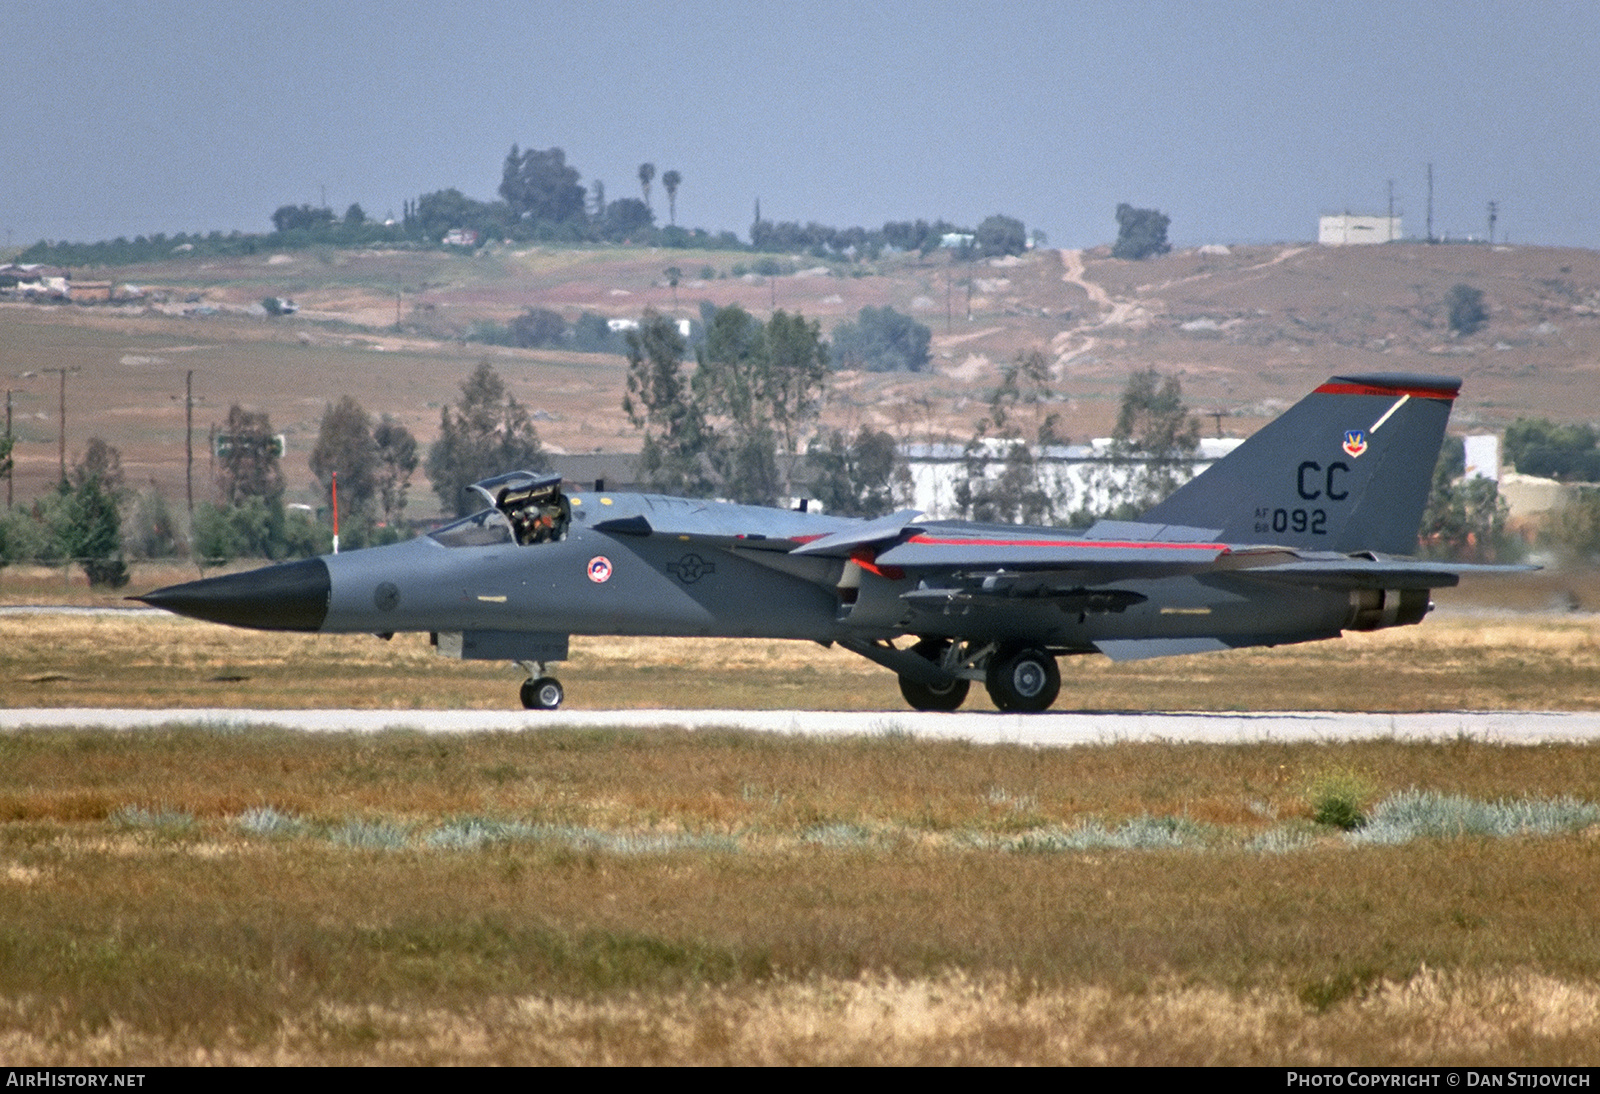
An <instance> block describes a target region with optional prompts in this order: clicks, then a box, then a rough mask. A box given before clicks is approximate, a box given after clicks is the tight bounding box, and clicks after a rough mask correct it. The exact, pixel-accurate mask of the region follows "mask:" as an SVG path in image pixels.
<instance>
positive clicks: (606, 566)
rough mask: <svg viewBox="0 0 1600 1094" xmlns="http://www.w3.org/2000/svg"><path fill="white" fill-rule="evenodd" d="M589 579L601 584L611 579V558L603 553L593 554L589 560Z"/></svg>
mask: <svg viewBox="0 0 1600 1094" xmlns="http://www.w3.org/2000/svg"><path fill="white" fill-rule="evenodd" d="M589 580H590V581H592V582H594V583H595V584H596V585H603V584H605V583H606V582H607V581H610V580H611V560H610V559H609V558H607V557H606V556H605V555H595V556H594V557H593V558H591V559H590V560H589Z"/></svg>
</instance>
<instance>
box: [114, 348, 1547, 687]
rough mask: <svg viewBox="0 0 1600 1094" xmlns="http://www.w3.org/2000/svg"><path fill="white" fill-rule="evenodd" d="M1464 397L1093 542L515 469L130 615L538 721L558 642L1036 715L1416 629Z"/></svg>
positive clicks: (1258, 439) (1321, 414)
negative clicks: (802, 648)
mask: <svg viewBox="0 0 1600 1094" xmlns="http://www.w3.org/2000/svg"><path fill="white" fill-rule="evenodd" d="M1460 386H1461V382H1460V381H1459V380H1456V379H1450V378H1444V377H1435V376H1402V375H1379V376H1340V377H1334V378H1333V379H1331V380H1329V381H1328V382H1327V383H1325V384H1323V385H1322V386H1321V387H1319V388H1317V389H1316V391H1314V392H1312V393H1311V394H1310V395H1309V396H1307V397H1306V398H1305V399H1303V400H1301V402H1299V403H1298V404H1296V405H1295V406H1294V407H1293V408H1291V409H1290V410H1289V411H1288V412H1287V413H1286V414H1284V415H1283V416H1282V417H1281V418H1278V419H1277V420H1276V421H1274V422H1272V423H1270V424H1269V425H1267V426H1266V427H1264V428H1263V429H1261V430H1260V431H1259V432H1257V433H1256V434H1255V435H1254V436H1252V437H1250V438H1249V439H1248V440H1246V441H1245V442H1244V443H1243V444H1241V445H1240V446H1239V447H1238V448H1236V449H1235V450H1234V451H1233V452H1232V453H1230V454H1229V455H1228V456H1227V457H1225V458H1224V459H1222V460H1220V461H1219V462H1217V463H1216V464H1214V465H1212V466H1211V467H1210V468H1208V469H1207V470H1206V471H1204V472H1203V473H1202V474H1200V475H1199V476H1197V477H1196V478H1195V479H1193V480H1192V481H1190V482H1189V483H1188V484H1187V485H1185V486H1183V487H1182V488H1180V489H1179V490H1178V491H1177V492H1176V493H1174V494H1173V495H1172V496H1171V497H1169V498H1168V499H1167V500H1166V501H1163V502H1161V503H1160V504H1159V505H1157V506H1155V508H1153V509H1151V510H1150V511H1149V512H1147V513H1145V514H1144V515H1143V517H1142V518H1141V519H1140V520H1138V521H1131V522H1115V521H1100V522H1099V523H1097V524H1095V525H1094V526H1093V527H1091V528H1089V529H1087V530H1080V531H1069V530H1063V529H1058V528H1030V527H1020V526H1014V525H987V524H973V523H969V522H963V521H923V520H918V519H917V517H918V515H919V514H918V513H917V512H916V511H914V510H904V511H901V512H898V513H895V514H893V515H892V516H886V517H882V518H879V519H876V520H855V519H849V518H843V517H834V516H828V515H826V514H820V513H807V512H804V511H799V510H784V509H768V508H761V507H755V506H747V505H734V504H729V503H725V502H713V501H695V500H688V499H683V498H672V497H662V496H658V495H651V494H621V493H617V494H611V493H605V492H599V491H597V492H582V491H578V492H570V493H569V492H564V491H563V490H562V489H561V480H560V478H559V477H557V476H540V475H536V474H533V473H530V472H526V471H514V472H511V473H510V474H506V475H502V476H499V477H498V478H493V479H489V480H486V481H485V482H481V483H478V484H477V485H476V486H475V487H474V489H476V490H477V491H478V492H479V493H480V494H482V495H483V497H484V499H485V501H486V503H487V504H486V505H485V507H484V508H483V509H482V510H481V511H480V512H478V513H475V514H474V515H472V516H469V517H466V518H464V519H462V520H458V521H456V522H454V523H452V524H447V525H444V526H443V527H441V528H439V529H437V530H436V531H434V532H433V533H431V534H429V535H427V536H423V537H419V538H417V539H415V540H412V541H411V542H409V543H400V544H394V545H392V546H387V547H375V548H369V549H367V550H360V551H350V552H347V553H344V554H336V555H324V556H322V557H321V558H314V559H308V560H305V561H301V562H290V563H285V564H282V565H277V566H270V567H266V568H264V569H260V570H254V571H250V572H247V573H240V574H229V575H225V576H220V577H212V578H205V579H203V580H200V581H194V582H189V583H187V584H183V585H174V586H169V587H168V588H164V589H158V590H156V591H155V592H151V593H148V594H146V595H144V596H142V597H138V598H137V599H140V600H143V601H144V602H145V603H147V604H152V605H155V606H156V607H159V608H165V609H167V610H169V611H173V612H178V613H180V614H183V615H190V616H195V617H198V618H200V619H207V620H212V621H214V622H218V623H229V624H233V625H235V626H242V627H256V628H260V629H263V630H289V631H324V632H371V633H375V634H378V635H381V636H385V637H387V636H390V635H392V634H394V633H395V632H397V631H427V632H430V633H431V634H432V635H433V640H434V643H435V644H436V645H437V647H438V648H439V650H440V652H443V653H449V654H453V655H455V656H459V657H466V658H479V659H496V660H510V661H513V662H517V663H519V664H521V665H523V666H524V667H525V669H526V671H527V673H528V680H527V682H526V683H524V684H523V685H522V702H523V704H524V705H525V706H527V707H530V708H541V709H550V708H554V707H556V706H558V705H559V704H560V703H561V700H562V689H561V685H560V684H559V683H558V682H557V681H556V680H555V679H554V678H553V677H551V676H549V675H547V674H546V665H547V664H548V663H550V662H553V661H561V660H565V659H566V657H567V650H568V639H569V637H570V636H571V635H574V634H581V635H648V636H656V635H659V636H668V635H674V636H713V637H722V638H761V639H770V638H794V639H805V640H809V641H813V642H820V643H823V644H828V643H837V644H838V645H840V646H842V647H843V648H845V649H847V650H851V651H852V652H854V653H858V654H860V655H861V656H863V657H866V658H869V659H871V660H873V661H875V662H877V663H878V664H881V665H883V666H885V667H887V668H888V669H890V670H891V671H893V672H895V673H896V674H898V675H899V677H900V690H901V692H902V693H903V694H904V695H905V698H906V701H907V702H909V703H910V704H911V705H912V706H913V707H915V708H917V709H918V710H954V709H956V708H957V707H959V706H960V705H961V704H962V702H963V701H964V700H965V699H966V697H967V692H968V689H969V688H970V686H971V684H972V682H973V681H981V682H982V683H983V685H984V686H985V688H987V689H988V692H989V696H990V698H991V699H993V701H994V703H995V705H996V706H997V707H999V708H1000V709H1001V710H1006V711H1041V710H1045V709H1047V708H1048V707H1049V706H1050V705H1051V704H1052V703H1053V702H1054V701H1055V699H1056V696H1057V694H1058V692H1059V691H1060V687H1061V675H1060V671H1059V668H1058V665H1057V659H1058V658H1059V657H1061V656H1064V655H1067V654H1086V653H1092V652H1095V651H1098V652H1100V653H1103V654H1106V655H1108V656H1109V657H1111V658H1112V659H1114V660H1117V661H1127V660H1136V659H1139V658H1146V657H1161V656H1166V655H1169V654H1180V653H1200V652H1203V651H1207V650H1223V649H1230V648H1237V647H1241V646H1275V645H1280V644H1283V643H1289V642H1308V641H1312V640H1315V639H1320V638H1334V637H1337V636H1338V635H1339V634H1340V633H1341V632H1342V631H1345V630H1376V629H1379V628H1381V627H1393V626H1401V625H1404V624H1409V623H1416V622H1418V621H1420V620H1421V619H1422V617H1423V616H1424V615H1426V614H1427V612H1428V610H1429V609H1430V608H1431V607H1432V603H1431V600H1430V597H1429V591H1430V590H1432V589H1435V588H1440V587H1445V586H1451V585H1455V584H1456V583H1457V581H1458V575H1459V574H1460V573H1462V572H1463V571H1467V570H1479V571H1501V572H1504V571H1510V570H1517V569H1527V568H1528V567H1514V566H1467V565H1456V564H1450V563H1444V562H1427V561H1421V560H1417V559H1414V558H1406V557H1400V556H1404V555H1407V554H1409V553H1411V552H1412V551H1413V550H1414V549H1415V547H1416V543H1417V530H1418V527H1419V525H1420V523H1421V519H1422V512H1423V507H1424V506H1425V505H1426V503H1427V500H1428V491H1429V488H1430V485H1431V481H1432V475H1433V467H1434V463H1435V461H1436V460H1437V458H1438V454H1439V446H1440V443H1441V441H1442V440H1443V436H1444V428H1445V422H1446V420H1447V418H1448V417H1449V414H1450V406H1451V403H1452V401H1453V400H1454V399H1455V397H1456V393H1457V392H1458V391H1459V389H1460Z"/></svg>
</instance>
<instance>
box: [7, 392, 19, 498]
mask: <svg viewBox="0 0 1600 1094" xmlns="http://www.w3.org/2000/svg"><path fill="white" fill-rule="evenodd" d="M14 448H15V445H14V444H13V443H12V442H11V389H10V388H6V508H7V509H10V508H11V481H12V480H13V479H14V478H16V471H15V468H16V466H17V454H16V452H15V451H13V449H14Z"/></svg>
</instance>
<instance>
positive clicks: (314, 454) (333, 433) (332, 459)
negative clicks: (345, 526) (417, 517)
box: [307, 395, 378, 522]
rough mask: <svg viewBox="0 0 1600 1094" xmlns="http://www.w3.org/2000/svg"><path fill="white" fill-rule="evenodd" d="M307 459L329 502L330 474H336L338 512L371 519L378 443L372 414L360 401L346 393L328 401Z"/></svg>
mask: <svg viewBox="0 0 1600 1094" xmlns="http://www.w3.org/2000/svg"><path fill="white" fill-rule="evenodd" d="M307 462H308V463H309V464H310V465H311V473H312V474H313V475H315V476H316V477H317V481H318V482H319V483H321V484H322V496H323V497H324V498H325V499H327V500H328V501H329V502H330V504H331V502H332V500H333V477H334V475H335V474H337V475H338V476H339V507H340V513H341V515H344V516H349V517H350V518H352V519H353V520H356V521H359V522H366V521H370V520H371V519H372V508H373V503H374V501H375V500H376V495H377V492H378V446H377V442H375V441H374V440H373V438H372V416H371V415H369V414H368V413H367V412H366V411H365V410H363V409H362V407H361V404H360V403H358V402H356V401H355V399H353V398H351V397H350V396H349V395H346V396H343V397H342V398H341V399H340V400H339V401H338V402H337V403H330V404H328V406H327V408H326V409H324V410H323V412H322V427H321V428H320V429H319V430H318V431H317V443H316V444H315V445H314V446H313V447H312V449H311V456H310V458H309V460H308V461H307Z"/></svg>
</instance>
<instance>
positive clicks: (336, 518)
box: [333, 471, 339, 554]
mask: <svg viewBox="0 0 1600 1094" xmlns="http://www.w3.org/2000/svg"><path fill="white" fill-rule="evenodd" d="M333 553H334V554H338V553H339V472H337V471H335V472H334V473H333Z"/></svg>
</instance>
